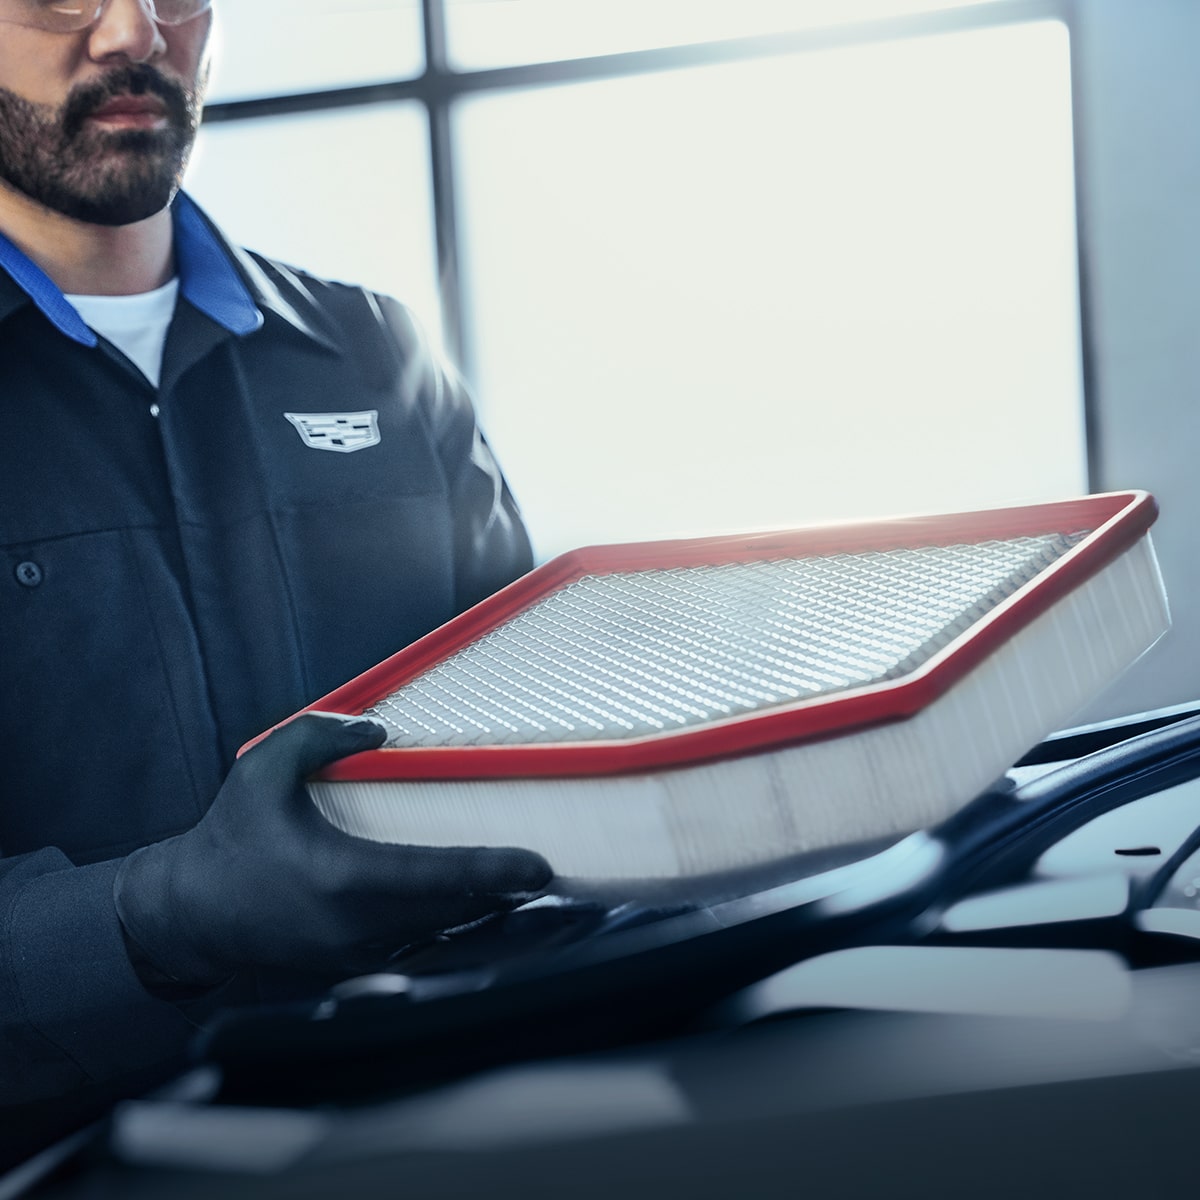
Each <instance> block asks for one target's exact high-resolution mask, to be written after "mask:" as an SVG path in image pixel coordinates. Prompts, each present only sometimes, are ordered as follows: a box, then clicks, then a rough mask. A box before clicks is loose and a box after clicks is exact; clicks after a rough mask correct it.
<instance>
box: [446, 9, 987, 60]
mask: <svg viewBox="0 0 1200 1200" xmlns="http://www.w3.org/2000/svg"><path fill="white" fill-rule="evenodd" d="M988 2H989V0H447V4H446V27H447V34H448V41H449V51H450V59H451V62H452V64H453V65H454V66H455V67H457V68H459V69H467V68H482V67H504V66H511V65H514V64H516V63H522V62H548V61H552V60H555V59H569V58H583V57H587V56H589V55H595V54H619V53H621V52H622V51H627V50H649V49H655V48H658V47H662V46H679V45H685V44H687V43H694V42H708V41H716V40H719V39H722V38H736V37H752V36H754V35H762V34H778V33H790V32H793V31H796V30H803V29H820V28H824V27H828V26H831V25H848V24H856V23H859V22H863V21H873V20H879V19H881V18H888V17H898V16H912V15H914V14H918V13H928V12H939V11H944V10H946V9H952V8H972V7H977V6H978V5H980V4H986V3H988Z"/></svg>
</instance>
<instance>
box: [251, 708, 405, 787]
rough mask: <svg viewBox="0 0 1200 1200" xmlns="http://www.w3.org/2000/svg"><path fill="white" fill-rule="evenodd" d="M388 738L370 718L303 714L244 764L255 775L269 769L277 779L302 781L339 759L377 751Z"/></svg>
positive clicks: (261, 744)
mask: <svg viewBox="0 0 1200 1200" xmlns="http://www.w3.org/2000/svg"><path fill="white" fill-rule="evenodd" d="M386 738H387V730H386V729H385V728H384V726H383V725H382V724H381V723H380V722H378V721H375V720H372V719H371V718H370V717H347V716H343V715H341V714H340V713H322V712H310V713H303V714H302V715H301V716H298V717H295V718H293V719H292V720H290V721H288V722H287V724H286V725H281V726H279V727H278V728H277V729H273V730H272V731H271V732H270V733H269V734H267V736H266V737H265V738H263V740H262V741H261V742H259V743H258V744H257V745H255V746H252V747H251V748H250V749H249V750H247V751H246V753H245V755H244V756H243V762H244V763H245V765H246V767H247V768H248V769H252V770H254V771H255V773H257V772H259V771H263V770H265V771H268V772H270V773H271V775H273V776H275V777H276V778H280V777H282V778H286V779H291V780H299V779H304V778H306V777H307V776H309V775H311V774H313V772H314V771H319V770H320V769H321V768H322V767H326V766H328V765H329V764H330V763H331V762H336V761H337V759H339V758H346V757H347V756H348V755H351V754H360V753H361V752H362V751H364V750H374V749H376V748H377V747H378V746H381V745H382V744H383V742H384V741H385V740H386Z"/></svg>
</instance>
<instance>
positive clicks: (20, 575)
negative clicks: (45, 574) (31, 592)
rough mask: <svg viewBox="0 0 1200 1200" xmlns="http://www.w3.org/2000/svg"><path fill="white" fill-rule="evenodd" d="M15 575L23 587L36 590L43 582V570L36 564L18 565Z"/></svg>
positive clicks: (24, 563)
mask: <svg viewBox="0 0 1200 1200" xmlns="http://www.w3.org/2000/svg"><path fill="white" fill-rule="evenodd" d="M13 574H14V575H15V576H16V577H17V582H18V583H19V584H21V585H22V587H29V588H35V587H37V585H38V584H39V583H41V582H42V568H41V567H39V566H38V565H37V563H35V562H23V563H17V566H16V570H14V571H13Z"/></svg>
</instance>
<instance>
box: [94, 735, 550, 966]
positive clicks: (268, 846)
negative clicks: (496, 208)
mask: <svg viewBox="0 0 1200 1200" xmlns="http://www.w3.org/2000/svg"><path fill="white" fill-rule="evenodd" d="M384 736H385V735H384V730H383V727H382V726H380V725H378V724H377V723H376V722H374V721H370V720H366V719H362V718H346V717H342V718H339V717H334V716H331V715H329V714H309V715H305V716H302V717H298V718H297V719H296V720H294V721H291V722H289V723H288V724H287V725H285V726H283V727H282V728H281V729H277V730H275V731H274V732H273V733H271V734H270V735H269V736H268V737H266V738H264V739H263V740H262V741H261V742H259V743H258V744H257V745H256V746H253V747H252V748H251V749H250V750H248V751H247V752H246V753H245V754H244V755H243V756H242V757H241V758H240V759H239V760H238V761H237V763H236V764H235V765H234V767H233V769H232V770H231V771H230V773H229V775H228V777H227V778H226V780H225V783H224V785H223V786H222V788H221V790H220V791H219V792H218V793H217V796H216V799H215V800H214V801H213V803H212V807H211V808H210V809H209V810H208V812H207V813H206V814H205V815H204V817H203V818H202V819H201V820H200V822H199V823H198V824H197V825H196V826H195V828H194V829H190V830H188V832H187V833H184V834H180V835H179V836H178V837H173V838H168V839H167V840H166V841H162V842H156V843H155V844H154V845H152V846H146V847H144V848H143V849H141V850H136V851H134V853H133V854H131V855H129V857H128V858H127V859H126V860H125V861H124V863H123V864H122V866H121V869H120V871H119V872H118V873H117V879H116V885H115V889H114V891H115V899H116V906H117V913H118V915H119V916H120V918H121V923H122V924H123V925H124V927H125V931H126V934H127V935H128V937H129V938H130V939H132V941H133V942H134V943H136V948H137V949H138V950H140V951H141V952H142V953H143V954H144V955H145V957H146V958H147V959H148V960H149V962H150V963H151V964H152V965H153V966H154V967H155V968H157V969H158V970H159V971H161V972H162V973H163V974H165V975H166V976H168V977H169V978H170V979H173V980H176V981H178V982H180V983H183V984H190V985H201V986H207V985H211V984H214V983H218V982H220V981H221V980H223V979H225V978H227V977H229V976H230V975H231V974H233V973H234V972H235V971H236V970H237V969H238V968H240V967H248V966H254V967H276V968H283V969H285V970H289V971H303V972H306V973H311V974H343V975H344V974H354V973H359V972H362V971H365V970H369V969H371V968H372V967H376V966H378V965H379V964H380V963H381V962H382V961H383V959H384V958H385V957H386V956H387V954H388V953H389V952H390V951H393V950H396V949H399V948H400V947H401V946H404V945H406V944H407V943H409V942H412V941H415V940H416V939H418V938H420V937H423V936H426V935H428V934H430V933H434V932H436V931H437V930H439V929H446V928H450V927H452V926H455V925H464V924H467V923H468V922H470V921H473V920H476V919H478V918H479V917H482V916H485V915H487V914H488V913H490V912H495V911H497V910H501V909H506V908H511V907H512V906H513V905H514V904H518V903H520V902H522V901H523V900H525V899H528V897H529V894H530V893H534V892H537V891H538V890H540V889H541V888H542V887H544V886H545V884H546V883H547V881H548V880H549V879H550V875H551V871H550V868H549V866H548V865H547V863H546V860H545V859H543V858H542V857H541V856H540V855H538V854H534V853H533V852H532V851H529V850H509V849H486V848H463V847H453V848H433V847H427V846H396V845H389V844H386V843H382V842H370V841H366V840H365V839H363V838H357V837H352V836H351V835H350V834H347V833H343V832H342V831H341V830H340V829H337V828H335V827H334V826H333V825H331V824H330V823H329V822H328V821H326V820H325V818H324V817H322V816H321V814H320V813H319V812H318V811H317V809H316V806H315V805H314V804H313V803H312V801H311V800H310V799H309V798H308V796H307V794H306V793H305V791H304V788H303V780H304V779H305V777H306V776H308V775H311V774H312V773H313V772H314V771H316V770H318V769H319V768H320V767H323V766H325V765H326V764H327V763H330V762H332V761H334V760H335V759H338V758H344V757H346V756H347V755H349V754H354V753H357V752H358V751H361V750H370V749H373V748H375V747H376V746H378V745H379V744H380V743H381V742H382V741H383V739H384Z"/></svg>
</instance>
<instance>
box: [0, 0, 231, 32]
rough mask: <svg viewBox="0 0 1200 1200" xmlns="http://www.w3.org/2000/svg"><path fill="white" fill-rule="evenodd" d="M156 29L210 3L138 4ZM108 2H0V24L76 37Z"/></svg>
mask: <svg viewBox="0 0 1200 1200" xmlns="http://www.w3.org/2000/svg"><path fill="white" fill-rule="evenodd" d="M138 2H139V3H140V4H142V5H143V6H144V7H145V8H146V9H148V10H149V12H150V15H151V16H152V17H153V18H154V20H155V21H156V22H157V23H158V24H159V25H182V24H183V23H184V22H185V21H190V20H192V19H193V18H194V17H198V16H200V14H201V13H204V12H207V11H208V9H209V8H211V7H212V0H138ZM108 5H109V0H0V21H5V22H8V23H9V24H12V25H27V26H29V27H30V28H32V29H45V30H48V31H49V32H50V33H78V32H79V31H80V30H83V29H87V28H89V27H90V26H92V25H94V24H95V23H96V22H97V21H99V20H100V18H101V17H102V16H103V15H104V10H105V9H106V8H107V7H108Z"/></svg>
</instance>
